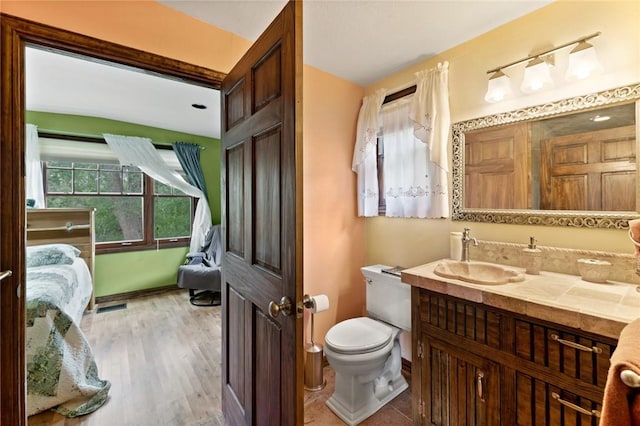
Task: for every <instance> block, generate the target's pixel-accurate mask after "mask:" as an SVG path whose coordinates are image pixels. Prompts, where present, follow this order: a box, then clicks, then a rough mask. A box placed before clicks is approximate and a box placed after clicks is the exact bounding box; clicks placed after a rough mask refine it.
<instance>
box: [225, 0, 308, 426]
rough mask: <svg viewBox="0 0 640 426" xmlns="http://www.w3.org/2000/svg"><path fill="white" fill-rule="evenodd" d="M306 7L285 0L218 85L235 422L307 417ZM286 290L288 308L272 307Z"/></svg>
mask: <svg viewBox="0 0 640 426" xmlns="http://www.w3.org/2000/svg"><path fill="white" fill-rule="evenodd" d="M301 8H302V6H301V2H289V3H288V4H287V6H285V8H284V9H283V11H282V12H281V13H280V15H278V17H277V18H276V19H275V20H274V22H273V23H272V24H271V25H270V26H269V28H267V30H266V31H265V32H264V33H263V34H262V35H261V36H260V38H259V39H258V41H256V43H255V44H254V45H253V46H252V47H251V48H250V49H249V51H248V52H247V53H246V54H245V56H244V57H243V58H242V59H241V60H240V62H239V63H238V64H237V65H236V66H235V67H234V69H233V70H232V71H231V72H230V73H229V75H228V76H227V78H226V79H225V80H224V81H223V84H222V110H223V119H222V123H223V129H222V130H223V135H222V145H223V150H224V154H223V156H222V159H223V164H222V181H223V192H222V193H223V206H222V217H223V219H222V222H223V227H224V232H223V247H224V250H225V254H224V258H223V267H222V272H223V324H222V328H223V332H222V335H223V351H222V354H223V359H222V382H223V384H222V387H223V389H222V406H223V411H224V414H225V418H226V420H227V422H228V423H230V424H233V425H236V424H237V425H240V424H247V425H249V424H273V425H293V424H296V422H301V421H302V417H303V416H302V377H303V376H302V318H301V317H298V315H297V312H296V309H295V302H296V301H298V300H300V299H301V294H302V282H301V276H302V239H301V238H302V237H301V229H302V226H301V225H302V222H301V220H302V210H301V206H302V199H301V198H302V197H301V191H302V183H301V181H300V179H301V178H300V177H301V176H302V166H301V159H302V154H301V142H302V139H301V113H300V111H299V108H300V105H301V103H302V100H301V93H302V90H301V88H302V81H301V72H300V67H301V60H302V56H301V53H302V51H301V39H300V35H301V31H302V28H301V16H302V13H301V12H302V11H301ZM285 296H286V297H287V298H288V300H290V301H291V304H290V306H291V309H290V310H287V309H286V307H285V306H284V305H283V306H282V308H284V309H282V311H281V313H280V314H279V315H277V314H276V313H275V311H270V303H271V302H275V303H279V302H280V300H281V299H282V298H283V297H285ZM286 313H289V315H286Z"/></svg>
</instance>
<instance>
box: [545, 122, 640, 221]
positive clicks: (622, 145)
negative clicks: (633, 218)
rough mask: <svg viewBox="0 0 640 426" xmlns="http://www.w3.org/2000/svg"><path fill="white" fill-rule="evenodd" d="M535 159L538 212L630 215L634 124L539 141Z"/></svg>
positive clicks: (633, 186)
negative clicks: (538, 165)
mask: <svg viewBox="0 0 640 426" xmlns="http://www.w3.org/2000/svg"><path fill="white" fill-rule="evenodd" d="M540 158H542V159H543V160H542V161H541V164H540V167H541V171H540V189H541V191H540V192H541V197H540V201H541V207H542V209H545V210H590V211H636V194H637V190H636V139H635V126H624V127H617V128H613V129H605V130H598V131H594V132H588V133H580V134H572V135H566V136H558V137H554V138H549V139H545V140H543V141H542V144H541V155H540Z"/></svg>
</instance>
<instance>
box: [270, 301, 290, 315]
mask: <svg viewBox="0 0 640 426" xmlns="http://www.w3.org/2000/svg"><path fill="white" fill-rule="evenodd" d="M280 312H282V313H283V314H285V315H286V316H289V315H291V312H292V309H291V299H289V298H288V297H287V296H282V299H280V303H276V302H274V301H271V302H269V316H271V318H277V317H278V315H279V314H280Z"/></svg>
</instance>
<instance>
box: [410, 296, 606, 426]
mask: <svg viewBox="0 0 640 426" xmlns="http://www.w3.org/2000/svg"><path fill="white" fill-rule="evenodd" d="M412 304H413V309H412V329H413V348H414V349H413V352H414V353H413V359H414V362H413V363H412V364H413V365H412V398H413V418H414V423H415V424H420V425H438V426H440V425H454V426H455V425H491V426H494V425H508V426H512V425H554V426H555V425H594V426H595V425H597V424H598V416H599V413H600V411H601V408H602V407H601V404H602V397H603V391H604V385H605V382H606V377H607V371H608V368H609V358H610V356H611V353H612V352H613V350H614V349H615V345H616V341H615V340H613V339H610V338H606V337H601V336H597V335H593V334H589V333H585V332H582V331H580V330H575V329H572V328H568V327H564V326H562V325H560V324H554V323H549V322H545V321H542V320H537V319H531V318H530V317H525V316H522V315H519V314H516V313H513V312H508V311H503V310H500V309H496V308H491V307H486V306H485V305H482V304H480V303H474V302H470V301H467V300H464V299H460V298H456V297H452V296H448V295H443V294H441V293H437V292H432V291H430V290H425V289H422V288H417V287H413V288H412Z"/></svg>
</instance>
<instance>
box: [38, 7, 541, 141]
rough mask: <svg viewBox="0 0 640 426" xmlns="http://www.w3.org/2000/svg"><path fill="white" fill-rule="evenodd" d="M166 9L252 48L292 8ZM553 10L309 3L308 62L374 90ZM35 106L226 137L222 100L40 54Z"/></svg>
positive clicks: (206, 91)
mask: <svg viewBox="0 0 640 426" xmlns="http://www.w3.org/2000/svg"><path fill="white" fill-rule="evenodd" d="M158 1H159V2H160V3H162V4H165V5H167V6H168V7H171V8H173V9H175V10H178V11H181V12H183V13H186V14H188V15H190V16H193V17H195V18H197V19H200V20H202V21H204V22H207V23H210V24H212V25H215V26H217V27H220V28H222V29H224V30H227V31H230V32H233V33H235V34H238V35H240V36H242V37H244V38H247V39H249V40H251V41H254V40H255V39H256V38H257V37H258V35H259V34H260V33H261V32H262V30H264V29H265V28H266V26H267V25H268V23H269V22H270V21H271V20H272V19H273V18H274V17H275V16H276V15H277V13H278V12H279V11H280V10H281V9H282V7H283V5H284V4H285V3H286V1H284V0H263V1H245V0H234V1H218V0H209V1H203V0H195V1H193V0H158ZM550 2H551V0H526V1H509V0H502V1H485V0H470V1H457V0H440V1H435V0H407V1H392V0H353V1H342V0H305V2H304V6H303V29H304V34H303V41H304V45H303V52H304V63H305V64H308V65H312V66H314V67H316V68H319V69H321V70H324V71H326V72H329V73H331V74H334V75H336V76H338V77H341V78H343V79H345V80H348V81H351V82H354V83H356V84H359V85H361V86H368V85H370V84H372V83H374V82H375V81H378V80H380V79H381V78H383V77H385V76H388V75H390V74H392V73H394V72H397V71H399V70H402V69H404V68H406V67H408V66H410V65H412V64H416V63H418V62H421V61H424V60H425V59H427V58H429V57H430V56H433V55H435V54H437V53H440V52H442V51H444V50H447V49H449V48H451V47H453V46H456V45H458V44H460V43H463V42H465V41H467V40H470V39H472V38H474V37H476V36H478V35H481V34H483V33H485V32H487V31H489V30H491V29H493V28H495V27H497V26H500V25H502V24H504V23H506V22H508V21H511V20H513V19H515V18H517V17H519V16H522V15H524V14H527V13H529V12H531V11H533V10H535V9H538V8H540V7H542V6H544V5H546V4H548V3H550ZM26 101H27V109H29V110H36V111H47V112H61V113H67V114H80V115H91V116H98V117H103V118H110V119H115V120H122V121H129V122H134V123H138V124H143V125H147V126H153V127H160V128H166V129H170V130H176V131H180V132H186V133H192V134H197V135H204V136H210V137H219V136H220V120H219V104H220V101H219V94H218V93H217V92H216V91H213V90H210V89H204V88H202V87H198V86H190V85H186V84H184V83H180V82H177V81H175V80H170V79H163V78H160V77H156V76H152V75H149V74H143V73H136V72H132V71H127V70H123V69H120V68H116V67H111V66H107V65H104V64H99V63H95V62H89V61H83V60H80V59H77V58H72V57H68V56H62V55H57V54H52V53H49V52H45V51H40V50H35V49H29V52H28V55H27V99H26ZM193 103H200V104H204V105H207V107H208V109H206V110H196V109H194V108H192V107H191V104H193Z"/></svg>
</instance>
